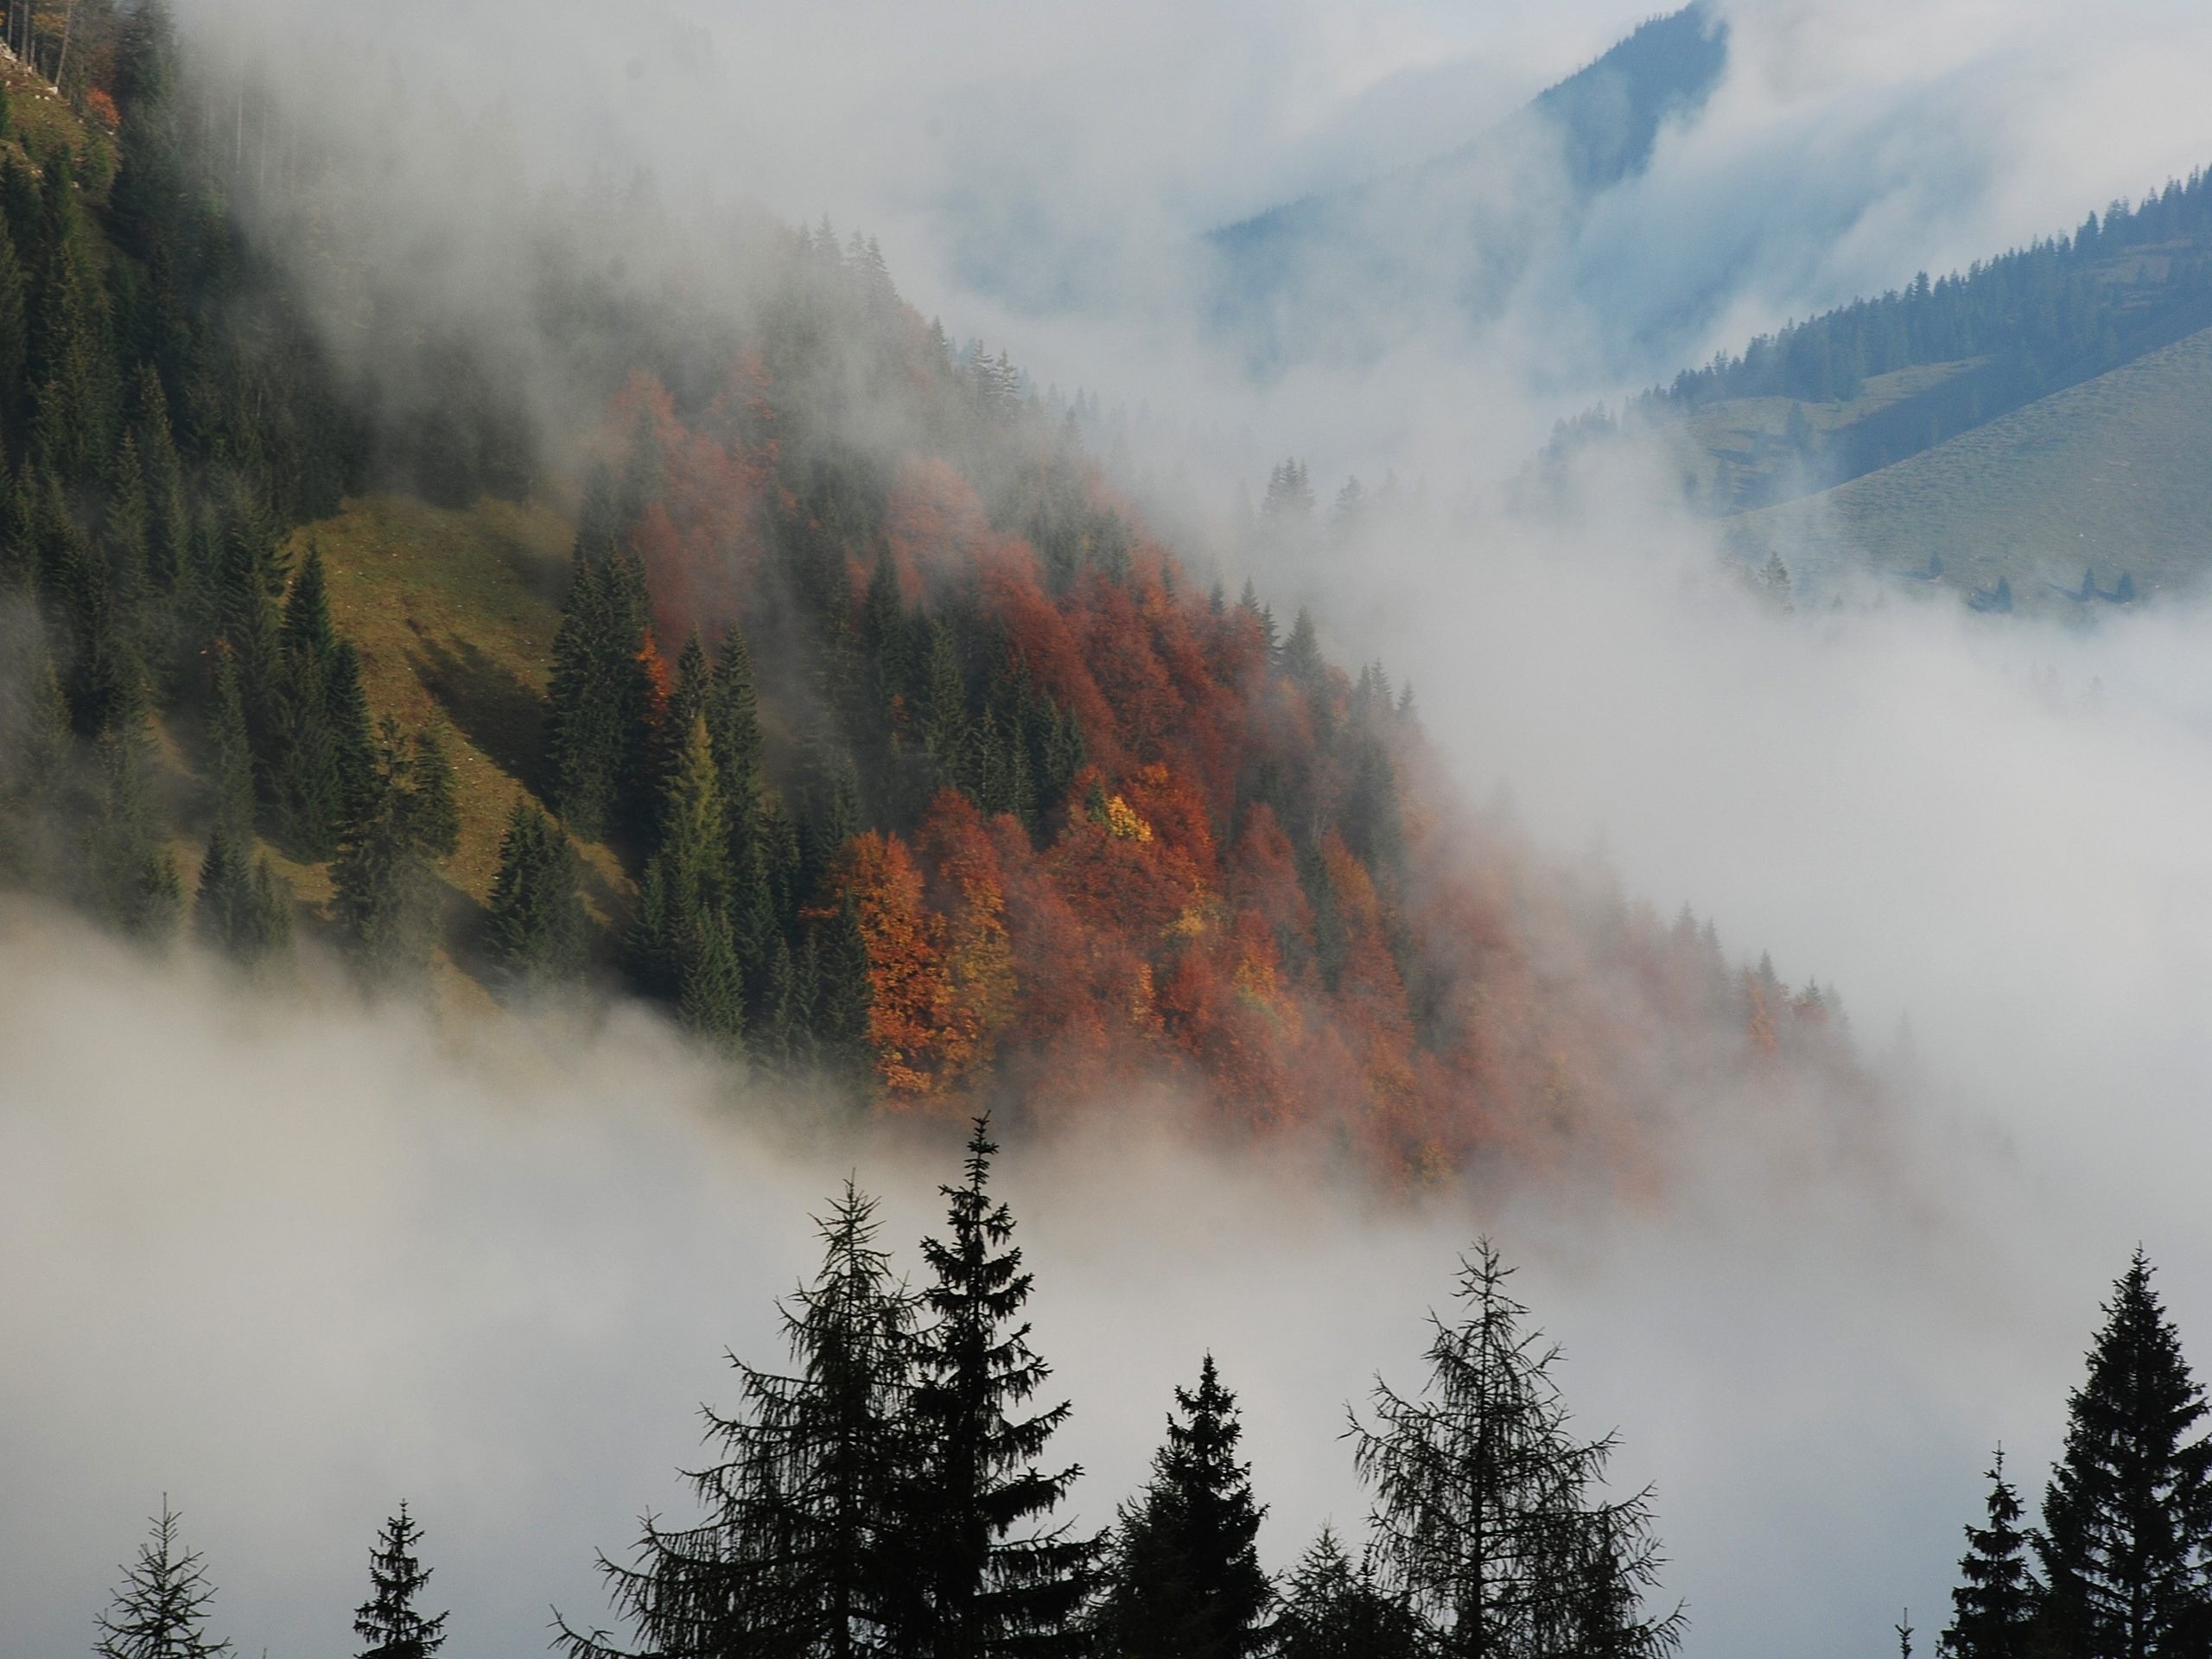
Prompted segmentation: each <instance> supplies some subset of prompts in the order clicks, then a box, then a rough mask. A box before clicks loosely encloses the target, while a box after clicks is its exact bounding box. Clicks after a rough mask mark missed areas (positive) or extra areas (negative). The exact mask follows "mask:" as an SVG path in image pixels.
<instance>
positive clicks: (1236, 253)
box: [1207, 4, 1727, 368]
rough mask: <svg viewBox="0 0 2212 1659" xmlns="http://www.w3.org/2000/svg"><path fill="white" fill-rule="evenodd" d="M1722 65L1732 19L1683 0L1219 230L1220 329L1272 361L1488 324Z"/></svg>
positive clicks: (1698, 97) (1357, 350)
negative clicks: (1569, 70) (1383, 156)
mask: <svg viewBox="0 0 2212 1659" xmlns="http://www.w3.org/2000/svg"><path fill="white" fill-rule="evenodd" d="M1726 60H1727V28H1726V24H1725V23H1723V22H1720V21H1719V20H1718V19H1716V18H1715V17H1714V16H1713V15H1712V14H1711V13H1710V12H1709V11H1708V10H1707V9H1706V8H1705V7H1704V6H1703V5H1702V4H1694V5H1690V6H1687V7H1685V8H1683V9H1682V10H1680V11H1676V12H1674V13H1671V14H1669V15H1668V16H1662V17H1655V18H1653V19H1652V20H1651V21H1649V22H1646V23H1644V24H1643V25H1642V26H1641V27H1640V28H1638V29H1637V30H1636V31H1635V32H1634V33H1633V34H1631V35H1629V36H1628V37H1627V38H1626V39H1624V40H1623V41H1620V42H1618V44H1617V45H1615V46H1614V47H1612V48H1611V49H1610V50H1609V51H1607V52H1606V53H1605V54H1604V55H1603V56H1602V57H1600V58H1599V59H1598V60H1596V61H1595V62H1593V63H1591V64H1589V65H1588V66H1586V67H1584V68H1582V69H1580V70H1579V71H1577V72H1576V73H1574V74H1573V75H1570V76H1569V77H1567V79H1565V80H1562V81H1560V82H1559V83H1558V84H1557V85H1555V86H1552V87H1550V88H1549V89H1548V90H1547V91H1545V92H1542V93H1541V94H1540V95H1539V96H1538V97H1537V98H1536V99H1534V100H1533V101H1532V102H1530V103H1529V105H1527V106H1526V107H1524V108H1523V109H1522V110H1521V111H1519V112H1518V113H1516V115H1514V116H1513V117H1511V118H1510V119H1508V120H1506V121H1505V122H1503V124H1500V125H1498V126H1497V127H1496V128H1494V129H1492V130H1491V131H1489V132H1488V133H1485V134H1484V135H1483V136H1482V137H1478V138H1477V139H1475V140H1473V141H1472V142H1471V143H1467V144H1465V145H1463V146H1462V147H1461V148H1459V149H1456V150H1452V151H1451V152H1449V153H1448V154H1446V155H1443V156H1438V157H1436V158H1435V159H1433V160H1432V161H1428V162H1422V163H1421V164H1420V165H1418V166H1414V167H1411V168H1404V169H1402V170H1400V171H1397V172H1394V173H1391V174H1389V175H1384V176H1383V177H1382V178H1379V179H1375V180H1372V181H1369V182H1367V183H1365V184H1361V185H1357V186H1352V187H1350V188H1344V189H1339V190H1333V191H1330V192H1327V193H1325V194H1319V195H1314V196H1309V197H1306V199H1304V200H1300V201H1296V202H1292V203H1288V204H1287V205H1285V206H1282V207H1274V208H1271V209H1269V210H1268V211H1267V212H1265V213H1259V214H1255V216H1253V217H1252V218H1250V219H1245V220H1243V221H1242V222H1240V223H1237V224H1235V225H1230V226H1224V227H1222V228H1221V229H1219V230H1217V231H1215V232H1212V233H1211V235H1210V236H1209V237H1208V238H1207V243H1208V247H1209V249H1210V251H1211V253H1212V254H1213V256H1214V257H1215V261H1216V269H1215V271H1214V275H1213V281H1214V300H1213V306H1212V309H1213V317H1214V321H1215V322H1216V324H1217V326H1218V327H1222V328H1224V330H1226V331H1227V332H1228V333H1230V334H1231V336H1232V337H1234V338H1235V339H1236V340H1238V341H1239V342H1240V344H1242V345H1243V347H1244V349H1245V351H1246V353H1247V354H1248V355H1249V358H1250V359H1251V360H1252V361H1253V363H1254V364H1255V365H1256V366H1259V367H1262V368H1267V367H1273V366H1278V365H1281V364H1283V363H1286V362H1289V361H1293V360H1296V359H1300V358H1303V357H1308V356H1332V355H1338V354H1343V355H1349V356H1354V357H1357V356H1359V355H1362V354H1364V353H1370V352H1373V351H1376V350H1379V349H1382V348H1383V347H1384V346H1387V345H1388V344H1389V341H1390V340H1391V339H1392V338H1393V337H1394V334H1395V333H1396V332H1399V331H1402V330H1403V329H1405V328H1407V327H1409V326H1427V325H1429V324H1431V323H1433V321H1435V320H1437V319H1438V318H1439V317H1445V318H1450V319H1456V320H1457V321H1459V323H1461V324H1465V323H1466V322H1468V321H1479V320H1480V319H1482V318H1484V317H1486V316H1487V315H1490V314H1491V311H1492V310H1493V309H1494V308H1495V307H1496V306H1497V303H1498V302H1499V301H1500V300H1501V299H1502V298H1503V296H1504V294H1505V293H1506V291H1507V290H1508V289H1510V286H1511V284H1512V283H1513V281H1514V279H1515V277H1517V276H1518V275H1519V273H1520V272H1521V271H1522V270H1524V269H1526V267H1527V265H1528V264H1529V261H1530V259H1531V258H1532V257H1534V255H1535V253H1536V252H1538V251H1540V250H1541V249H1542V248H1544V247H1547V246H1549V245H1554V243H1556V242H1557V241H1559V240H1560V239H1562V238H1565V237H1566V236H1567V234H1569V233H1570V232H1572V230H1573V226H1574V225H1575V224H1576V223H1577V222H1578V220H1579V219H1580V216H1581V214H1582V213H1583V212H1584V211H1585V210H1586V208H1587V207H1588V206H1589V204H1590V203H1591V202H1592V200H1595V199H1596V198H1597V197H1598V196H1599V195H1600V194H1603V193H1604V192H1605V191H1606V190H1608V189H1611V188H1612V187H1613V186H1615V185H1617V184H1618V183H1620V182H1621V181H1623V180H1624V179H1627V178H1630V177H1633V176H1634V175H1637V174H1638V173H1640V172H1641V171H1643V168H1644V166H1645V165H1646V164H1647V163H1648V162H1649V160H1650V157H1651V149H1652V145H1653V144H1654V143H1655V142H1656V139H1657V137H1658V133H1659V129H1660V127H1661V125H1662V123H1664V122H1665V121H1667V120H1669V119H1670V118H1675V117H1676V116H1681V115H1685V114H1688V113H1692V112H1694V111H1696V110H1697V109H1698V108H1699V107H1700V106H1701V105H1703V103H1704V101H1705V99H1706V98H1707V96H1708V95H1709V94H1710V93H1711V92H1712V91H1713V87H1714V86H1716V85H1718V84H1719V79H1720V75H1721V72H1722V70H1723V68H1724V67H1725V66H1726Z"/></svg>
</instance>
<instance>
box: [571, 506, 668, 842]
mask: <svg viewBox="0 0 2212 1659" xmlns="http://www.w3.org/2000/svg"><path fill="white" fill-rule="evenodd" d="M612 489H613V486H611V484H610V482H609V481H608V480H607V477H606V475H605V474H604V473H603V472H601V474H595V475H594V478H593V480H592V482H591V486H590V488H589V490H588V493H587V494H586V498H585V501H584V508H583V512H582V518H581V522H580V523H579V524H578V527H577V531H576V545H575V553H574V556H572V557H571V559H570V561H569V594H568V597H567V599H566V600H565V601H564V602H563V607H562V612H561V626H560V628H559V630H558V631H557V632H556V633H555V635H554V639H553V669H552V674H551V677H550V682H549V684H548V687H547V691H546V702H547V706H546V720H545V773H546V779H545V781H546V785H547V787H548V789H549V790H550V792H551V795H552V799H553V803H554V804H555V805H556V806H557V807H558V808H559V810H560V811H561V814H562V816H563V817H564V818H566V819H567V820H568V822H569V823H570V824H572V825H573V826H574V827H575V829H576V830H577V832H578V833H579V834H582V835H583V836H588V837H596V836H603V835H605V834H607V832H608V831H609V830H610V829H615V828H618V827H621V826H623V825H624V824H626V823H628V824H632V826H633V827H634V826H635V824H636V823H638V821H640V820H642V822H643V823H645V825H648V826H649V825H650V823H651V821H652V813H653V812H654V811H655V810H657V809H658V800H657V799H656V798H654V796H653V790H652V785H653V783H654V779H655V773H654V768H653V760H654V751H655V749H656V748H657V747H658V746H657V741H656V740H657V737H658V715H659V711H658V709H656V708H655V707H654V701H655V697H656V695H657V693H656V688H655V686H654V684H653V683H652V667H651V662H652V633H651V630H650V628H649V627H648V626H647V621H648V618H649V616H650V614H651V606H650V603H649V599H648V594H647V592H646V585H645V567H644V566H643V565H642V564H641V563H639V560H638V558H637V556H636V555H634V554H633V553H632V552H630V551H629V550H627V549H626V548H625V547H624V546H623V545H622V544H621V535H622V532H623V531H624V530H625V529H626V526H627V524H629V523H630V522H631V520H629V519H627V518H624V517H622V512H623V510H622V509H621V508H620V506H619V505H617V504H616V503H615V501H614V499H613V493H612ZM641 510H642V509H641ZM640 791H642V794H641V793H640Z"/></svg>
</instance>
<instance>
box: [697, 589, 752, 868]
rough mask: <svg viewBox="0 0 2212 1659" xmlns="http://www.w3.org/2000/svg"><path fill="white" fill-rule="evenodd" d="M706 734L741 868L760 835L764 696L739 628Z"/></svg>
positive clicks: (723, 659) (726, 655)
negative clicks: (762, 708) (755, 680)
mask: <svg viewBox="0 0 2212 1659" xmlns="http://www.w3.org/2000/svg"><path fill="white" fill-rule="evenodd" d="M707 734H708V736H709V739H710V740H711V741H712V742H713V744H714V750H715V772H717V773H718V774H719V775H720V777H721V786H722V810H723V813H724V815H725V816H726V817H727V818H728V835H729V858H730V865H731V868H740V861H741V859H742V858H743V857H744V855H745V854H746V852H747V849H748V847H749V844H750V843H751V842H752V841H753V837H754V835H755V833H756V829H757V825H758V822H759V815H760V791H761V789H762V786H763V784H764V781H765V780H764V779H763V778H762V776H761V758H760V694H759V692H758V691H757V690H756V689H755V688H754V686H753V658H752V654H751V653H750V652H748V651H747V649H746V645H745V636H744V635H743V634H741V633H740V632H738V631H737V630H736V629H735V628H732V629H731V630H730V631H729V635H728V638H727V639H724V640H723V641H722V648H721V653H720V654H719V655H718V656H717V657H716V658H715V680H714V685H713V687H712V689H711V690H710V692H709V702H708V709H707Z"/></svg>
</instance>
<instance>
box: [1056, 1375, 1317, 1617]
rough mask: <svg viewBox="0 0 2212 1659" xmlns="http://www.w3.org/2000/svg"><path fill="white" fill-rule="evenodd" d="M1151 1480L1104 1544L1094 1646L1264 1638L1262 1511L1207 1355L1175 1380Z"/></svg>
mask: <svg viewBox="0 0 2212 1659" xmlns="http://www.w3.org/2000/svg"><path fill="white" fill-rule="evenodd" d="M1175 1403H1176V1406H1177V1408H1178V1409H1179V1410H1180V1411H1181V1412H1182V1414H1183V1421H1180V1422H1178V1421H1176V1420H1175V1419H1174V1418H1173V1417H1170V1418H1169V1419H1168V1421H1167V1440H1166V1444H1165V1445H1163V1446H1161V1447H1160V1449H1159V1451H1157V1452H1154V1454H1153V1460H1152V1479H1151V1481H1150V1483H1149V1484H1147V1487H1146V1489H1145V1492H1144V1495H1143V1497H1141V1498H1140V1499H1139V1500H1138V1502H1137V1503H1136V1504H1135V1506H1134V1507H1130V1506H1126V1505H1125V1506H1124V1507H1123V1509H1122V1514H1121V1518H1120V1523H1119V1525H1118V1526H1117V1527H1116V1531H1115V1535H1114V1537H1113V1539H1112V1542H1111V1544H1110V1547H1109V1560H1108V1565H1107V1568H1106V1573H1105V1578H1106V1588H1105V1594H1104V1596H1103V1599H1102V1602H1101V1605H1100V1607H1099V1611H1098V1615H1097V1627H1096V1635H1097V1639H1098V1643H1099V1645H1100V1646H1101V1647H1102V1649H1103V1650H1104V1651H1105V1652H1107V1653H1109V1654H1115V1655H1121V1656H1128V1659H1244V1656H1246V1655H1248V1654H1254V1653H1257V1652H1259V1651H1260V1650H1261V1649H1262V1646H1263V1645H1264V1642H1265V1638H1266V1626H1265V1619H1266V1615H1267V1612H1268V1605H1269V1604H1270V1603H1271V1602H1272V1601H1273V1600H1274V1591H1273V1588H1272V1586H1270V1585H1269V1584H1268V1575H1267V1573H1265V1572H1264V1571H1263V1570H1262V1568H1261V1566H1260V1558H1259V1552H1258V1549H1257V1548H1255V1540H1256V1539H1257V1537H1258V1536H1259V1531H1260V1517H1261V1516H1262V1513H1263V1511H1262V1509H1261V1507H1260V1506H1259V1505H1258V1504H1257V1503H1255V1502H1254V1501H1253V1498H1252V1482H1251V1468H1250V1465H1248V1464H1244V1463H1240V1462H1239V1461H1237V1458H1236V1443H1237V1440H1239V1439H1240V1438H1241V1436H1242V1434H1243V1427H1242V1425H1240V1424H1239V1423H1238V1422H1237V1421H1236V1396H1235V1395H1232V1394H1231V1393H1230V1391H1229V1390H1228V1389H1224V1388H1223V1387H1222V1386H1221V1378H1220V1376H1219V1374H1218V1373H1217V1371H1216V1370H1215V1369H1214V1363H1213V1356H1212V1355H1211V1354H1208V1355H1207V1356H1206V1357H1205V1362H1204V1363H1203V1364H1202V1365H1201V1366H1200V1368H1199V1370H1198V1387H1197V1389H1183V1388H1178V1389H1176V1390H1175Z"/></svg>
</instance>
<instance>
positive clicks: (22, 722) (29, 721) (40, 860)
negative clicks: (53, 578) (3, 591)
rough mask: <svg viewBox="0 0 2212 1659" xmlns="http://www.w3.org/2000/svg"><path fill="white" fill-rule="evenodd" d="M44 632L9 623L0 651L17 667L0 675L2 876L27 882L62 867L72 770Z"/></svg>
mask: <svg viewBox="0 0 2212 1659" xmlns="http://www.w3.org/2000/svg"><path fill="white" fill-rule="evenodd" d="M0 626H8V620H7V619H0ZM18 629H20V630H21V635H20V637H16V633H17V630H18ZM43 632H44V630H43V629H42V628H41V626H40V625H39V622H38V619H37V616H36V614H35V613H29V614H24V615H22V616H19V617H18V618H16V619H14V626H9V635H10V637H9V638H8V639H6V641H5V647H6V648H7V649H8V650H9V652H10V655H11V656H13V657H15V658H16V661H17V662H18V663H20V664H21V667H20V669H19V671H18V672H17V673H15V674H12V675H6V676H0V874H5V875H7V876H10V877H12V878H15V879H17V880H26V881H34V880H41V879H45V878H48V877H50V876H51V874H53V873H54V871H55V870H56V869H57V868H60V865H61V862H62V854H61V843H62V841H63V839H64V836H63V829H64V817H65V814H64V811H63V807H64V799H65V797H66V795H67V790H68V785H69V783H70V781H71V773H72V772H73V767H72V766H71V764H70V763H71V760H72V758H73V750H72V747H71V741H70V735H69V705H68V702H67V699H66V698H64V697H63V696H62V695H61V682H60V679H59V678H57V677H55V675H54V663H53V659H52V658H49V657H48V655H47V652H46V646H45V642H44V639H43V638H42V637H41V636H42V635H43Z"/></svg>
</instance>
